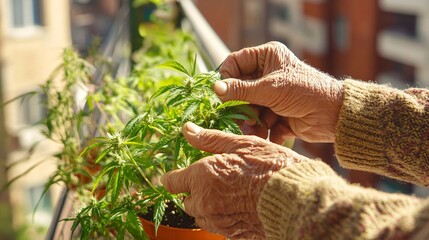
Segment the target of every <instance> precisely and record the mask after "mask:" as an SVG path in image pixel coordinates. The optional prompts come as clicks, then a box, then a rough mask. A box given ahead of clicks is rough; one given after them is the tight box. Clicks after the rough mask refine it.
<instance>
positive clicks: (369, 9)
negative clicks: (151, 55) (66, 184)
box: [0, 0, 429, 239]
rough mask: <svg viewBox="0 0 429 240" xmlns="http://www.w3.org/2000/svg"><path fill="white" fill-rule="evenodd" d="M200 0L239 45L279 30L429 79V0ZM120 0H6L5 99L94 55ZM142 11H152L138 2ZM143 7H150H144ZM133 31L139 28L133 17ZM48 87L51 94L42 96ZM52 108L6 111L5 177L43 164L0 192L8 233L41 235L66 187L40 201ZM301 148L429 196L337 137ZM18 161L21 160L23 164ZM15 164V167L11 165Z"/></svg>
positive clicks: (0, 74) (318, 48) (399, 74)
mask: <svg viewBox="0 0 429 240" xmlns="http://www.w3.org/2000/svg"><path fill="white" fill-rule="evenodd" d="M195 3H196V5H197V6H198V8H199V10H200V11H201V12H202V13H203V15H204V16H205V18H206V19H207V20H208V22H209V23H210V25H211V26H212V27H213V28H214V30H215V31H216V32H217V33H218V35H219V36H220V37H221V39H222V40H223V41H224V42H225V44H226V45H227V46H228V47H229V49H230V50H231V51H235V50H239V49H241V48H243V47H249V46H255V45H258V44H262V43H265V42H267V41H271V40H276V41H280V42H282V43H284V44H285V45H287V46H288V47H289V48H290V49H291V50H292V51H293V52H294V53H295V54H296V55H297V56H298V57H299V58H300V59H302V60H304V61H305V62H307V63H308V64H310V65H312V66H315V67H317V68H319V69H321V70H322V71H324V72H327V73H329V74H331V75H333V76H335V77H337V78H341V79H342V78H347V77H352V78H355V79H361V80H365V81H376V82H379V83H389V84H391V85H392V86H395V87H398V88H407V87H412V86H417V87H428V86H429V0H407V1H404V0H216V1H214V0H197V1H195ZM131 6H132V3H131V2H129V1H120V0H70V1H68V0H1V1H0V56H1V58H0V78H1V81H0V94H1V95H0V99H1V101H2V102H3V101H5V100H9V99H11V98H13V97H15V96H17V95H19V94H21V93H23V92H27V91H29V90H32V89H35V88H36V87H37V86H38V84H40V83H42V82H43V81H44V80H46V79H47V78H48V76H49V74H50V73H51V72H52V71H53V69H54V68H55V67H56V66H58V64H60V62H61V58H60V56H61V53H62V50H63V49H64V48H65V47H69V46H73V47H74V48H76V49H77V50H79V52H80V53H81V54H82V55H84V56H85V55H87V54H88V51H89V49H91V46H92V45H94V44H99V45H103V44H104V43H105V42H107V41H108V40H109V38H111V37H112V36H111V34H110V35H109V32H110V30H111V28H112V26H114V24H113V23H114V21H115V19H116V18H117V17H118V12H119V11H120V9H121V7H122V8H126V9H128V10H131V11H132V12H133V11H134V10H133V9H132V7H131ZM134 13H135V14H141V15H142V16H143V15H144V12H143V11H142V12H134ZM143 17H144V16H143ZM128 26H129V27H130V31H131V32H133V31H135V29H134V28H135V26H136V25H135V23H134V22H133V19H131V21H130V22H129V24H128ZM41 97H43V96H41ZM43 114H44V110H43V107H42V106H40V104H39V102H38V101H23V102H21V103H13V104H10V105H8V106H7V107H4V108H3V107H2V108H1V111H0V124H1V125H0V169H2V172H1V173H0V183H1V185H3V184H5V183H6V182H7V180H8V179H9V180H11V179H13V178H14V177H16V176H18V175H19V174H20V173H22V172H23V171H25V169H28V168H29V167H31V166H33V165H38V167H37V168H35V169H34V170H33V171H31V172H30V173H28V174H27V175H26V176H25V177H24V178H21V179H20V180H18V181H16V182H15V183H14V184H13V185H12V186H11V187H10V188H9V190H8V191H4V192H2V193H1V196H0V239H43V238H44V236H45V234H46V231H47V228H48V227H49V224H50V223H51V221H50V220H51V218H52V215H53V212H54V210H55V206H56V205H55V203H56V200H57V199H58V195H59V192H60V191H61V190H60V187H58V189H55V188H54V189H51V190H50V192H48V194H47V195H46V196H47V197H45V198H43V199H42V200H41V202H40V206H39V208H38V210H37V212H35V214H34V215H33V209H34V207H35V205H36V203H37V201H38V199H39V196H40V195H41V193H42V191H43V187H44V183H45V181H46V179H47V177H48V176H49V175H50V174H51V173H52V171H53V169H54V168H55V163H54V162H52V161H49V160H45V159H44V156H45V155H46V154H47V153H51V152H53V151H55V148H56V146H52V145H51V144H46V145H44V144H41V145H40V146H38V149H39V152H38V154H37V155H35V156H33V157H32V158H31V160H28V161H24V162H22V161H20V159H25V154H26V152H27V151H28V150H29V149H31V148H32V146H33V143H34V142H36V141H37V140H38V139H40V138H42V136H41V135H40V134H39V133H38V131H37V129H35V128H34V127H29V126H30V125H32V124H33V123H35V122H36V121H37V120H38V119H40V117H41V116H43ZM294 149H295V150H296V151H298V152H300V153H302V154H304V155H306V156H309V157H313V158H316V157H317V158H321V159H323V160H324V161H325V162H328V163H329V164H331V165H332V166H333V167H334V168H335V169H337V170H338V172H339V173H340V174H342V175H343V176H344V177H346V178H348V179H349V180H350V181H352V182H356V183H360V184H361V185H364V186H372V187H376V188H378V189H381V190H383V191H389V192H403V193H407V194H416V195H420V196H426V195H427V194H428V191H427V189H424V188H420V187H416V186H413V185H411V184H404V183H399V182H397V181H393V180H389V179H387V178H381V177H378V176H376V175H373V174H368V173H362V172H357V171H346V170H344V169H341V168H340V167H339V166H338V165H337V163H336V160H335V156H334V151H333V147H332V145H331V144H309V143H304V142H301V141H296V143H295V146H294ZM15 163H17V164H15ZM4 169H7V170H8V171H5V170H4Z"/></svg>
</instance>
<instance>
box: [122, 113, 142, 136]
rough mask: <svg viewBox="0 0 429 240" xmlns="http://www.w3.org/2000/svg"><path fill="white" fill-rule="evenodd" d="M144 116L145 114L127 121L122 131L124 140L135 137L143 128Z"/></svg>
mask: <svg viewBox="0 0 429 240" xmlns="http://www.w3.org/2000/svg"><path fill="white" fill-rule="evenodd" d="M146 116H147V113H144V114H142V115H139V116H137V117H135V118H133V119H131V120H130V121H128V123H127V125H125V127H124V129H123V130H122V134H123V136H125V137H126V138H132V137H135V136H136V135H137V133H138V132H139V131H140V130H141V129H142V128H143V127H144V124H145V121H144V120H145V118H146Z"/></svg>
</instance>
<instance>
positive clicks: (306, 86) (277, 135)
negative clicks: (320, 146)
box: [214, 42, 342, 144]
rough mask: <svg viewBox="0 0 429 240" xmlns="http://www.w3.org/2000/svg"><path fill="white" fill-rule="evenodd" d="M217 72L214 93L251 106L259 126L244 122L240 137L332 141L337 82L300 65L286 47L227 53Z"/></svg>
mask: <svg viewBox="0 0 429 240" xmlns="http://www.w3.org/2000/svg"><path fill="white" fill-rule="evenodd" d="M220 73H221V75H222V77H223V78H224V79H225V80H224V81H219V82H217V83H215V85H214V90H215V92H216V93H217V94H218V96H219V97H220V98H221V99H222V100H223V101H227V100H243V101H248V102H250V103H251V104H254V105H255V111H256V113H257V114H258V115H259V118H260V119H261V122H262V125H257V124H256V122H255V121H249V120H248V121H246V122H245V123H244V124H243V125H242V130H243V132H244V133H245V134H254V135H258V136H260V137H263V138H266V137H267V129H271V135H270V140H271V141H273V142H276V143H279V144H282V143H283V141H284V140H285V139H286V138H291V137H299V138H301V139H303V140H305V141H309V142H333V141H334V138H335V137H334V130H335V125H336V123H337V119H338V115H339V110H340V108H341V102H342V82H341V81H338V80H336V79H334V78H332V77H331V76H329V75H327V74H325V73H322V72H320V71H318V70H317V69H315V68H313V67H311V66H309V65H307V64H305V63H304V62H302V61H300V60H299V59H298V58H297V57H296V56H295V55H294V54H293V53H292V52H291V51H290V50H289V49H288V48H287V47H286V46H284V45H283V44H281V43H278V42H270V43H267V44H264V45H261V46H258V47H254V48H246V49H243V50H241V51H238V52H234V53H232V54H231V55H230V56H228V57H227V58H226V60H225V61H224V63H223V65H222V67H221V69H220Z"/></svg>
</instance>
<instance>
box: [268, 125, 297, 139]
mask: <svg viewBox="0 0 429 240" xmlns="http://www.w3.org/2000/svg"><path fill="white" fill-rule="evenodd" d="M295 137H296V135H295V133H294V132H293V131H292V129H291V128H290V126H289V124H288V122H287V121H286V120H279V121H278V122H277V123H276V124H275V125H274V126H273V127H272V128H271V134H270V141H271V142H273V143H277V144H280V145H284V143H285V141H286V140H287V139H294V138H295Z"/></svg>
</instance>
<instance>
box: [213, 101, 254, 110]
mask: <svg viewBox="0 0 429 240" xmlns="http://www.w3.org/2000/svg"><path fill="white" fill-rule="evenodd" d="M246 104H249V102H245V101H239V100H232V101H227V102H224V103H222V104H221V105H219V106H217V108H216V110H220V109H224V108H228V107H235V106H241V105H246Z"/></svg>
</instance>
